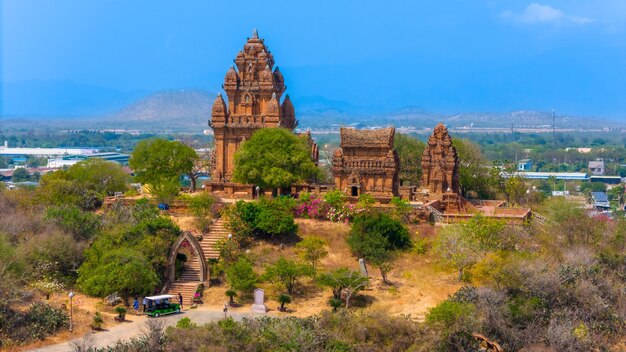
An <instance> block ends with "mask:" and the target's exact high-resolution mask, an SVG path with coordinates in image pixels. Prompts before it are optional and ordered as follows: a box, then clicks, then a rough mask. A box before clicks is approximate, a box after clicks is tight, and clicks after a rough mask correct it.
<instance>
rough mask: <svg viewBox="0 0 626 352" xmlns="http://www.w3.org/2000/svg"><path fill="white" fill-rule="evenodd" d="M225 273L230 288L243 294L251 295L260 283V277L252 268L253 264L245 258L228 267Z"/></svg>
mask: <svg viewBox="0 0 626 352" xmlns="http://www.w3.org/2000/svg"><path fill="white" fill-rule="evenodd" d="M225 272H226V280H227V281H228V284H229V285H230V287H231V288H233V289H234V290H237V291H240V292H241V293H242V294H246V293H250V291H252V289H253V288H254V286H255V285H256V283H257V282H258V281H259V277H258V275H257V274H256V273H255V272H254V268H253V267H252V263H251V262H250V260H248V259H247V258H245V257H241V258H239V260H237V261H236V262H234V263H232V264H230V265H229V266H227V267H226V270H225Z"/></svg>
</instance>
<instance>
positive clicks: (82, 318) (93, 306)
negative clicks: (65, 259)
mask: <svg viewBox="0 0 626 352" xmlns="http://www.w3.org/2000/svg"><path fill="white" fill-rule="evenodd" d="M37 300H41V301H43V302H44V303H47V304H50V305H52V306H56V307H66V308H67V313H68V315H69V298H68V297H67V292H63V293H56V294H53V295H52V296H51V297H50V299H49V300H47V301H46V300H44V299H43V297H39V296H37V297H36V298H35V299H34V300H33V301H32V302H28V303H24V304H22V305H20V306H18V307H15V308H16V309H28V306H30V305H31V304H32V303H34V302H35V301H37ZM99 302H102V300H101V299H100V298H93V297H89V296H86V295H83V294H81V293H76V295H75V296H74V298H73V300H72V306H73V314H72V315H73V331H72V332H69V331H68V330H61V331H59V332H58V333H56V334H54V335H50V336H48V337H46V339H45V340H43V341H37V342H35V343H31V344H28V345H25V346H20V347H13V348H8V349H6V351H10V352H17V351H26V350H30V349H34V348H41V347H44V346H48V345H54V344H57V343H62V342H65V341H68V340H71V339H74V338H76V337H79V336H83V335H85V334H86V333H88V332H90V331H91V327H90V324H91V322H92V319H93V316H94V314H95V312H96V311H100V312H101V313H102V318H103V319H104V324H103V325H102V328H103V329H104V330H107V329H109V328H111V327H113V326H115V325H117V324H120V323H118V322H116V321H115V320H114V317H115V316H116V315H117V314H115V313H113V312H107V311H103V310H100V307H101V305H100V304H99ZM126 319H127V320H132V319H133V316H132V314H130V313H129V314H127V315H126Z"/></svg>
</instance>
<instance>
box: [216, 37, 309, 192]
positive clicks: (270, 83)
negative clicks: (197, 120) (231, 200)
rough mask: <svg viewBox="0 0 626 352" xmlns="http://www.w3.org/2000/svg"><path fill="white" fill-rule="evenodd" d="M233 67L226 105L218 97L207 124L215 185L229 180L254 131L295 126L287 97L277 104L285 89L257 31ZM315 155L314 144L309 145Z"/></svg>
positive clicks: (228, 78) (226, 84)
mask: <svg viewBox="0 0 626 352" xmlns="http://www.w3.org/2000/svg"><path fill="white" fill-rule="evenodd" d="M235 66H236V68H235V67H231V68H230V69H229V70H228V71H227V72H226V75H225V77H224V84H223V88H224V90H225V91H226V96H227V98H228V104H227V103H226V102H225V101H224V99H223V98H222V96H221V94H220V95H218V97H217V98H216V99H215V102H214V103H213V110H212V115H211V120H210V121H209V126H210V127H211V128H213V134H214V136H215V168H213V173H212V179H213V181H217V182H229V181H230V180H231V178H232V175H233V168H234V155H235V152H236V151H237V150H238V149H239V146H240V144H241V143H242V142H243V141H244V140H246V139H249V138H250V136H251V135H252V134H253V133H254V132H255V131H256V130H258V129H259V128H264V127H283V128H287V129H289V130H293V129H294V128H295V127H296V125H297V121H296V115H295V109H294V107H293V104H292V103H291V100H290V99H289V97H285V100H284V102H283V103H282V104H281V103H280V99H281V96H282V94H283V93H284V91H285V89H286V87H285V82H284V79H283V75H282V74H281V73H280V71H279V70H278V67H276V68H275V69H274V70H273V71H272V68H274V56H273V55H272V53H271V52H270V51H269V49H268V48H267V46H265V43H264V41H263V39H261V38H259V35H258V32H257V31H256V30H255V31H254V32H253V34H252V37H250V38H248V41H247V42H246V43H245V44H244V46H243V50H241V51H239V52H238V53H237V56H236V57H235ZM313 144H314V143H313ZM314 152H317V145H314V146H312V153H314ZM315 161H316V162H317V159H315Z"/></svg>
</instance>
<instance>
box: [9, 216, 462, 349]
mask: <svg viewBox="0 0 626 352" xmlns="http://www.w3.org/2000/svg"><path fill="white" fill-rule="evenodd" d="M171 217H172V220H173V221H174V222H175V223H176V224H177V225H178V226H179V227H180V228H181V229H182V230H187V231H196V226H195V221H194V218H193V217H192V216H187V215H184V214H171ZM296 222H297V224H298V227H299V229H298V237H299V238H304V237H307V236H318V237H321V238H323V239H324V240H326V241H327V242H328V246H327V250H328V256H327V257H325V258H324V259H322V261H321V262H320V264H319V268H318V272H320V271H324V270H332V269H334V268H338V267H348V268H350V269H352V270H359V264H358V258H356V257H354V256H352V254H351V253H350V249H349V247H348V245H347V243H346V240H345V238H346V236H347V235H348V232H349V231H350V225H348V224H343V223H331V222H328V221H319V220H308V219H297V220H296ZM410 233H411V236H412V237H413V238H414V239H415V238H417V237H418V236H419V237H429V238H430V237H433V236H434V235H435V233H436V227H433V226H431V225H428V224H426V225H418V226H412V227H410ZM292 242H293V241H292ZM248 254H249V255H250V256H252V257H253V258H254V259H255V262H256V264H257V272H258V273H259V274H260V273H262V272H263V270H264V267H265V266H267V265H269V264H272V263H274V262H275V261H276V260H277V259H278V258H280V256H285V257H288V258H298V251H297V249H296V247H295V245H294V243H286V244H284V245H283V246H281V245H280V244H279V243H270V242H268V241H258V242H257V243H256V244H255V245H254V246H253V247H252V248H250V249H249V251H248ZM368 270H369V273H370V277H371V278H372V281H371V285H370V287H369V288H368V289H367V290H365V291H363V292H362V294H361V296H360V297H357V298H356V299H353V300H351V305H352V306H354V307H359V308H357V309H361V308H364V309H376V310H382V311H385V312H387V313H389V314H392V315H401V314H402V315H408V316H410V317H411V318H413V319H415V320H422V319H423V318H424V315H425V314H426V313H427V312H428V309H429V308H431V307H434V306H435V305H437V304H438V303H439V302H441V301H443V300H445V299H446V298H447V297H448V296H449V295H451V294H452V293H454V292H455V291H456V290H457V289H458V288H460V284H459V283H458V282H457V281H456V275H455V273H453V272H451V271H449V270H444V269H442V268H441V267H440V266H439V265H437V263H436V260H435V258H434V257H433V256H432V255H431V254H430V253H426V254H417V253H415V252H413V251H407V252H405V253H402V254H401V255H400V256H399V258H398V259H397V260H396V265H395V268H394V269H393V270H392V271H391V272H390V273H389V280H390V281H391V282H392V285H386V284H383V283H382V280H381V278H380V272H379V271H378V269H376V268H374V267H372V266H368ZM259 287H260V288H263V289H264V290H265V302H266V305H267V307H268V309H269V310H270V311H274V312H276V311H278V306H279V303H278V302H277V297H278V295H279V294H281V293H283V290H282V288H281V287H279V286H278V285H275V284H271V283H262V284H260V285H259ZM227 289H228V287H227V285H226V284H225V283H220V284H217V285H213V286H211V287H208V288H206V290H205V292H204V305H205V306H209V307H215V308H216V309H221V307H223V306H224V304H225V303H226V302H228V297H227V296H226V294H225V292H226V290H227ZM330 297H331V291H330V290H329V289H327V288H321V287H318V286H317V285H315V283H314V282H313V280H312V279H310V278H305V279H303V280H301V283H300V285H299V286H298V287H297V292H296V294H294V295H293V296H292V303H290V304H288V305H287V312H285V313H279V314H280V315H283V314H284V315H293V316H298V317H306V316H309V315H313V314H317V313H319V312H321V311H322V310H327V309H329V305H328V300H329V298H330ZM37 299H42V297H37ZM236 301H237V303H239V304H240V305H239V306H238V307H231V308H229V310H230V311H231V312H238V311H241V312H244V311H245V312H248V311H249V310H250V305H251V304H252V299H251V297H247V298H245V297H244V298H240V297H238V298H237V299H236ZM33 302H34V301H31V302H25V303H24V305H23V306H24V309H26V308H27V306H29V305H30V304H32V303H33ZM101 302H102V300H101V299H99V298H92V297H88V296H85V295H83V294H80V293H77V294H76V296H74V299H73V307H74V314H73V321H74V324H73V325H74V331H73V332H72V333H70V332H69V331H61V332H59V333H58V334H55V335H52V336H50V337H48V338H46V340H44V341H39V342H36V343H33V344H30V345H27V346H21V347H15V348H10V349H7V351H11V352H13V351H15V352H17V351H25V350H28V349H33V348H39V347H43V346H46V345H52V344H56V343H59V342H63V341H67V340H70V339H72V338H74V337H75V336H81V335H83V334H85V333H87V332H88V331H90V330H91V327H90V324H91V321H92V318H93V315H94V313H95V312H96V311H100V312H101V313H102V316H103V318H104V324H103V329H104V330H107V329H108V328H111V327H112V326H114V325H117V324H120V323H118V322H116V321H115V320H114V317H115V315H116V314H115V313H114V312H113V310H112V308H110V307H109V308H107V307H105V306H104V305H103V304H102V303H101ZM48 303H50V304H52V305H55V306H60V307H63V306H65V307H66V308H67V307H69V299H68V298H67V293H59V294H55V295H53V296H52V297H50V300H49V301H48ZM133 317H134V314H133V313H132V309H129V312H128V313H127V315H126V319H127V320H128V321H132V320H133Z"/></svg>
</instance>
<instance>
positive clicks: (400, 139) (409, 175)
mask: <svg viewBox="0 0 626 352" xmlns="http://www.w3.org/2000/svg"><path fill="white" fill-rule="evenodd" d="M393 143H394V149H395V150H396V152H397V153H398V159H399V160H400V172H399V175H398V176H399V179H400V184H401V185H419V183H420V179H421V177H422V164H421V160H422V153H423V152H424V148H426V144H425V143H424V142H422V141H420V140H418V139H415V138H413V137H411V136H409V135H406V134H402V133H396V134H395V137H394V142H393Z"/></svg>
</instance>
